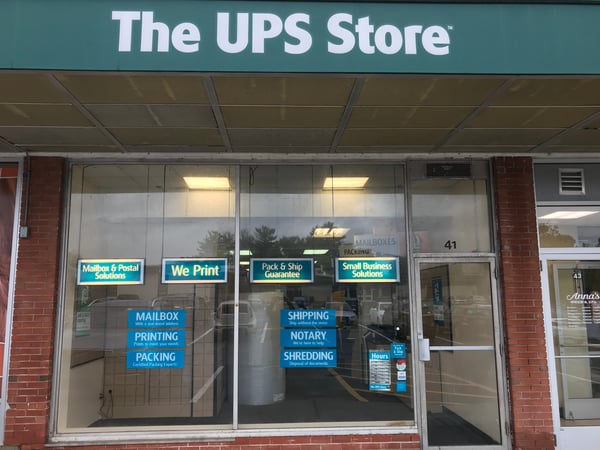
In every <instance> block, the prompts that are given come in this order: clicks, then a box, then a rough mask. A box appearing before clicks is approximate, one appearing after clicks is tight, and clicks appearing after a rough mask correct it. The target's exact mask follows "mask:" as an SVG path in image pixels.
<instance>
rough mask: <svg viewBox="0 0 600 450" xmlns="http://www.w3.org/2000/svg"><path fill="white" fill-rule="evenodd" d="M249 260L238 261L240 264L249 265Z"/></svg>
mask: <svg viewBox="0 0 600 450" xmlns="http://www.w3.org/2000/svg"><path fill="white" fill-rule="evenodd" d="M249 265H250V261H240V266H249Z"/></svg>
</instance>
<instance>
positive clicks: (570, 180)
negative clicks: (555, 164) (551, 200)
mask: <svg viewBox="0 0 600 450" xmlns="http://www.w3.org/2000/svg"><path fill="white" fill-rule="evenodd" d="M558 181H559V185H560V195H585V183H584V180H583V169H558Z"/></svg>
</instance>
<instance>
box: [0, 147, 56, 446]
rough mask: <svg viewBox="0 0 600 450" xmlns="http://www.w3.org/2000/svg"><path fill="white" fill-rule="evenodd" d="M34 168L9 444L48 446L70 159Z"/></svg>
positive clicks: (20, 270)
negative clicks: (65, 184) (65, 188)
mask: <svg viewBox="0 0 600 450" xmlns="http://www.w3.org/2000/svg"><path fill="white" fill-rule="evenodd" d="M30 168H31V174H30V177H29V178H30V183H29V205H28V208H29V210H28V215H27V221H26V222H25V217H24V208H25V205H26V203H27V200H26V199H25V198H23V200H22V206H23V210H22V213H21V225H28V226H29V237H28V238H27V239H21V240H20V242H19V253H18V259H17V277H16V286H15V298H14V315H13V326H12V344H11V355H10V368H9V374H8V375H9V379H8V380H9V384H8V398H7V400H8V404H9V408H10V409H9V410H8V412H7V416H6V433H5V443H6V444H20V443H32V444H39V443H43V442H46V437H47V429H48V413H49V407H50V391H51V383H52V375H51V373H52V357H53V344H54V318H55V307H56V299H57V288H58V286H57V282H58V267H59V249H60V232H61V223H60V222H61V221H60V217H61V214H62V206H61V205H62V195H63V193H62V180H63V171H64V160H63V159H62V158H31V161H30ZM25 169H26V170H27V167H25ZM24 185H25V186H27V180H26V179H25V180H24ZM24 195H25V193H24Z"/></svg>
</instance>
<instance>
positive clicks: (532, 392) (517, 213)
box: [493, 157, 554, 450]
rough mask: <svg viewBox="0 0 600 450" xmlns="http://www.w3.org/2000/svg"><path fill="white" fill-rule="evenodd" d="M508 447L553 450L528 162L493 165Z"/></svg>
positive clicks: (520, 159) (509, 160) (498, 161)
mask: <svg viewBox="0 0 600 450" xmlns="http://www.w3.org/2000/svg"><path fill="white" fill-rule="evenodd" d="M493 171H494V178H495V195H496V215H497V218H498V243H499V251H500V285H501V289H502V303H501V304H502V311H503V316H504V327H505V328H504V331H505V344H506V360H507V371H508V385H509V386H508V387H509V396H510V405H509V408H510V415H511V427H512V434H513V436H512V440H513V448H514V449H515V450H525V449H532V450H533V449H535V450H540V449H550V448H554V431H553V423H552V409H551V403H550V385H549V380H548V365H547V360H546V341H545V335H544V317H543V311H542V292H541V279H540V267H539V252H538V244H537V223H536V215H535V198H534V190H533V164H532V160H531V158H528V157H518V158H517V157H515V158H495V159H494V161H493Z"/></svg>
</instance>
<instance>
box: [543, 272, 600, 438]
mask: <svg viewBox="0 0 600 450" xmlns="http://www.w3.org/2000/svg"><path fill="white" fill-rule="evenodd" d="M548 269H549V270H548V274H549V277H550V299H551V301H550V303H551V316H552V333H553V340H554V355H555V367H556V375H557V377H556V381H557V385H558V395H559V404H560V408H559V410H560V421H561V426H580V425H586V424H587V423H586V422H584V421H588V420H593V421H594V422H595V424H596V425H597V424H599V423H600V262H598V261H549V262H548Z"/></svg>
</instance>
